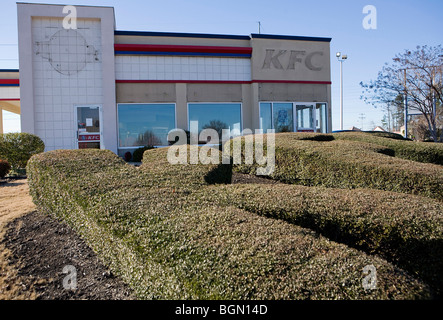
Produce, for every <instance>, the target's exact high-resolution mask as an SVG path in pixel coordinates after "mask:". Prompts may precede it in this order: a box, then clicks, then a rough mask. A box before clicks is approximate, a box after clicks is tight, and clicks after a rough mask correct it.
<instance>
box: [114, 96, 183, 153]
mask: <svg viewBox="0 0 443 320" xmlns="http://www.w3.org/2000/svg"><path fill="white" fill-rule="evenodd" d="M122 104H124V105H128V104H131V105H133V104H136V105H159V104H172V105H174V127H175V128H177V103H176V102H158V103H156V102H128V103H125V102H119V103H117V149H119V150H120V149H121V150H126V149H137V148H143V147H144V146H131V147H120V128H119V124H120V119H119V117H118V107H119V106H120V105H122ZM154 147H157V146H154ZM158 147H162V146H158Z"/></svg>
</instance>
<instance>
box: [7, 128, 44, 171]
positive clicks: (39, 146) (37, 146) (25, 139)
mask: <svg viewBox="0 0 443 320" xmlns="http://www.w3.org/2000/svg"><path fill="white" fill-rule="evenodd" d="M44 150H45V144H44V143H43V141H42V139H40V138H39V137H38V136H36V135H33V134H30V133H25V132H21V133H3V134H0V158H2V159H5V160H8V162H9V164H10V165H11V167H12V169H13V170H14V171H16V170H18V169H24V168H26V164H27V162H28V160H29V159H30V158H31V157H32V156H33V155H34V154H37V153H40V152H43V151H44Z"/></svg>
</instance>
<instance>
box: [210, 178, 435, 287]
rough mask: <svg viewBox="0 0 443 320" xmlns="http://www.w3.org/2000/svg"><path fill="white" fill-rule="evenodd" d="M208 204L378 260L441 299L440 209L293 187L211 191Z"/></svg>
mask: <svg viewBox="0 0 443 320" xmlns="http://www.w3.org/2000/svg"><path fill="white" fill-rule="evenodd" d="M213 192H214V201H219V202H220V201H221V202H222V203H225V205H228V206H232V205H235V206H237V207H238V208H241V209H245V210H247V211H250V212H253V213H256V214H259V215H262V216H265V217H270V218H276V219H282V220H285V221H288V222H290V223H293V224H296V225H299V226H301V227H305V228H309V229H312V230H315V231H317V232H319V233H321V234H322V235H324V236H326V237H328V238H329V239H331V240H334V241H338V242H340V243H345V244H347V245H350V246H352V247H354V248H357V249H360V250H363V251H365V252H367V253H369V254H377V255H380V256H382V257H383V258H385V259H387V260H388V261H391V262H393V263H395V264H396V265H398V266H400V267H401V268H403V269H405V270H408V271H409V272H411V273H412V274H414V275H417V276H420V277H421V278H423V279H425V280H426V281H427V282H428V283H430V284H432V286H433V288H434V289H435V291H436V292H438V293H439V294H440V295H441V294H443V291H442V290H443V204H442V203H441V202H438V201H435V200H433V199H428V198H424V197H419V196H411V195H405V194H399V193H393V192H386V191H378V190H369V189H355V190H343V189H332V188H323V187H304V186H296V185H285V184H279V185H272V186H271V185H230V186H225V187H217V188H213Z"/></svg>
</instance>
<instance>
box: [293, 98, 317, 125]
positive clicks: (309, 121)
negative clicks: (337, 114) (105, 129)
mask: <svg viewBox="0 0 443 320" xmlns="http://www.w3.org/2000/svg"><path fill="white" fill-rule="evenodd" d="M295 114H296V118H297V122H296V123H297V130H296V131H297V132H314V129H315V128H314V124H315V104H314V103H296V104H295Z"/></svg>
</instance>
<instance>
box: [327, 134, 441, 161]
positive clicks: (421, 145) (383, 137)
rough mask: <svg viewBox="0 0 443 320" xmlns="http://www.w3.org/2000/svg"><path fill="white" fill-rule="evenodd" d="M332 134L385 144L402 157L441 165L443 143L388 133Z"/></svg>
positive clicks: (339, 138)
mask: <svg viewBox="0 0 443 320" xmlns="http://www.w3.org/2000/svg"><path fill="white" fill-rule="evenodd" d="M332 136H333V137H334V138H335V139H337V140H351V141H360V142H367V143H373V144H377V145H380V146H385V147H388V148H390V149H392V150H393V151H394V156H395V157H399V158H402V159H407V160H412V161H417V162H425V163H434V164H439V165H443V143H425V142H415V141H407V140H403V141H402V140H400V139H399V138H398V137H397V136H393V135H392V134H389V133H366V132H341V133H334V134H332Z"/></svg>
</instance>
